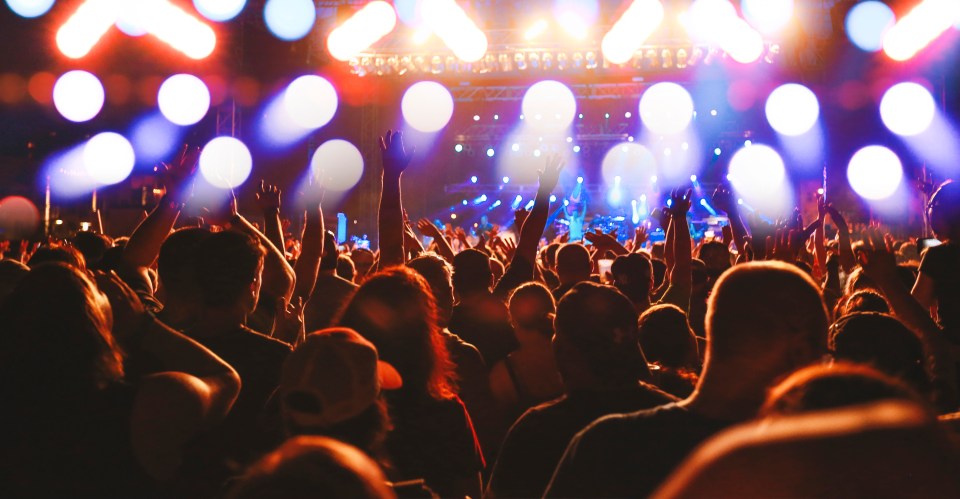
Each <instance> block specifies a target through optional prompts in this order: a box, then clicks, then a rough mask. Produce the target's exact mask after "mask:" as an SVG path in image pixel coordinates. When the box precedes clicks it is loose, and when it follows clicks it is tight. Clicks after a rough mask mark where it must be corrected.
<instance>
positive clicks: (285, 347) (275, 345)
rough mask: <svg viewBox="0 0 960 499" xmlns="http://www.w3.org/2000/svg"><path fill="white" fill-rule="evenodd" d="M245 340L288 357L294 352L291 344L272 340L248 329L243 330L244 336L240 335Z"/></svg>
mask: <svg viewBox="0 0 960 499" xmlns="http://www.w3.org/2000/svg"><path fill="white" fill-rule="evenodd" d="M240 336H241V337H242V338H244V340H245V341H246V342H247V343H249V344H251V345H257V346H258V347H260V348H262V349H263V350H267V351H270V352H274V353H277V354H281V355H286V354H288V353H290V352H291V351H293V347H291V346H290V344H289V343H287V342H284V341H280V340H278V339H276V338H272V337H270V336H267V335H265V334H263V333H260V332H257V331H254V330H253V329H250V328H248V327H244V328H243V329H242V334H241V335H240Z"/></svg>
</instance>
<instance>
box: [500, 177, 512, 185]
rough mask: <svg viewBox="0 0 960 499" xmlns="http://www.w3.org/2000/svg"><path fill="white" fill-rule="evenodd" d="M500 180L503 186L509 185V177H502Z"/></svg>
mask: <svg viewBox="0 0 960 499" xmlns="http://www.w3.org/2000/svg"><path fill="white" fill-rule="evenodd" d="M501 180H503V183H504V184H509V183H510V177H503V178H502V179H501Z"/></svg>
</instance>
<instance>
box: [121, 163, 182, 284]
mask: <svg viewBox="0 0 960 499" xmlns="http://www.w3.org/2000/svg"><path fill="white" fill-rule="evenodd" d="M199 155H200V149H199V148H193V149H190V148H187V147H184V149H183V151H182V153H181V154H180V156H179V157H178V158H177V160H176V161H174V162H173V163H171V164H169V165H168V164H163V165H162V167H163V168H164V171H163V172H162V173H161V180H162V181H163V185H164V187H165V188H166V191H167V192H166V194H164V196H163V199H161V200H160V202H159V203H158V204H157V206H156V207H155V208H154V209H153V211H151V212H150V214H149V215H147V218H145V219H144V220H143V221H142V222H140V225H138V226H137V228H136V229H135V230H134V231H133V234H131V235H130V240H129V241H127V245H126V246H125V247H124V249H123V254H122V256H121V264H122V266H123V267H124V268H126V269H137V268H143V267H150V266H152V265H153V262H154V261H156V259H157V256H158V255H159V254H160V246H162V245H163V242H164V241H165V240H166V239H167V235H169V234H170V231H171V230H172V229H173V226H174V224H176V223H177V218H178V217H179V216H180V209H181V208H182V207H183V203H184V202H186V198H187V197H188V196H189V190H190V189H189V185H188V184H189V183H190V179H191V177H192V176H193V172H194V171H195V170H196V165H197V159H198V158H199Z"/></svg>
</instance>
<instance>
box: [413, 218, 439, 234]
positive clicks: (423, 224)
mask: <svg viewBox="0 0 960 499" xmlns="http://www.w3.org/2000/svg"><path fill="white" fill-rule="evenodd" d="M417 230H418V231H420V233H421V234H423V235H424V236H427V237H432V238H434V239H437V238H440V237H443V233H442V232H440V228H439V227H437V226H436V225H433V222H431V221H430V220H428V219H426V218H421V219H420V220H417Z"/></svg>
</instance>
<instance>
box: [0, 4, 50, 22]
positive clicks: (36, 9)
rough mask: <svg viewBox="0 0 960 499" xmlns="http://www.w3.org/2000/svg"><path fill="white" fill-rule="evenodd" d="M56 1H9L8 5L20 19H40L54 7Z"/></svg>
mask: <svg viewBox="0 0 960 499" xmlns="http://www.w3.org/2000/svg"><path fill="white" fill-rule="evenodd" d="M54 1H55V0H7V5H8V6H9V7H10V10H12V11H13V12H14V13H15V14H17V15H18V16H20V17H26V18H34V17H40V16H42V15H44V14H46V13H47V11H48V10H50V7H53V2H54Z"/></svg>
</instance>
